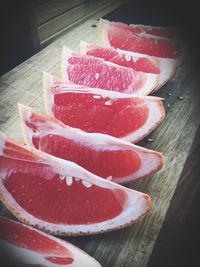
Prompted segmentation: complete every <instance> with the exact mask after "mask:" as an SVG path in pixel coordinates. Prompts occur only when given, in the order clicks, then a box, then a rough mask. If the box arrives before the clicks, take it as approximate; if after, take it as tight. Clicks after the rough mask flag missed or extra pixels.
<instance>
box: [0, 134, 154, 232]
mask: <svg viewBox="0 0 200 267" xmlns="http://www.w3.org/2000/svg"><path fill="white" fill-rule="evenodd" d="M1 138H2V139H3V140H5V136H4V135H1ZM6 140H9V139H6ZM9 142H12V141H11V140H9ZM1 144H3V142H1ZM4 148H5V147H1V150H2V151H3V150H4ZM27 150H28V151H31V152H33V153H34V154H35V155H37V156H38V159H37V162H42V163H45V164H47V165H49V166H51V168H52V169H53V170H54V172H55V173H56V174H59V175H60V176H73V177H77V178H79V179H81V180H84V181H87V182H90V183H92V184H95V185H96V186H99V187H102V188H108V189H109V190H112V191H113V193H114V194H115V192H117V191H116V190H117V189H120V190H123V191H124V192H125V193H126V197H127V201H126V203H125V206H124V207H123V211H122V212H121V213H120V214H119V215H118V216H116V217H114V218H112V219H109V220H106V221H103V222H99V223H98V222H97V223H92V224H79V225H78V224H76V225H72V224H71V225H68V224H58V223H57V224H56V223H55V224H54V223H50V222H47V221H44V220H40V219H38V218H36V217H34V216H33V215H31V214H30V213H28V212H27V211H26V210H24V209H23V208H22V207H21V206H20V205H19V204H18V203H17V202H16V201H15V199H14V198H13V197H12V195H11V193H10V192H8V191H7V189H6V188H5V186H4V183H3V181H4V179H5V177H2V176H1V177H0V197H1V200H2V202H3V203H4V204H5V205H6V206H7V208H8V209H9V210H10V211H11V212H12V213H13V214H14V215H15V216H17V217H18V218H19V219H20V220H22V221H25V222H27V223H28V224H30V225H32V226H35V227H37V228H40V229H45V230H46V231H49V232H51V233H56V234H58V235H83V234H92V233H100V232H105V231H111V230H114V229H116V228H122V227H124V226H126V225H128V224H130V223H133V222H134V221H136V220H138V219H140V217H141V216H143V215H144V214H145V213H146V212H147V211H148V210H149V209H150V208H151V202H150V199H149V196H148V195H145V194H143V193H141V192H138V191H134V190H131V189H128V188H125V187H123V186H120V185H118V184H116V183H113V182H111V181H108V180H105V179H102V178H100V177H98V176H96V175H94V174H92V173H90V172H88V171H86V170H85V169H83V168H81V167H80V166H78V165H77V164H75V163H73V162H70V161H66V160H62V159H59V158H56V157H53V156H51V155H49V154H46V153H43V152H41V151H39V150H36V149H34V148H30V147H29V148H27ZM39 159H40V160H39ZM4 175H6V174H5V173H4ZM86 190H87V189H86ZM99 208H101V207H99Z"/></svg>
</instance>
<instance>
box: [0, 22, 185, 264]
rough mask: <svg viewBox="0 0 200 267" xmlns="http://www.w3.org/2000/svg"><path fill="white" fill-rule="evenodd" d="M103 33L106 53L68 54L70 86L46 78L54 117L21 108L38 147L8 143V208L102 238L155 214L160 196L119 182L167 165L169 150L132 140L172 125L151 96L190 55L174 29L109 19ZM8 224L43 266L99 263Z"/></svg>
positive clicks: (29, 137) (0, 192)
mask: <svg viewBox="0 0 200 267" xmlns="http://www.w3.org/2000/svg"><path fill="white" fill-rule="evenodd" d="M98 29H99V34H100V37H101V39H102V40H103V42H104V47H101V46H98V45H94V44H87V43H85V42H81V53H75V52H72V51H70V50H69V49H67V48H64V50H63V51H64V53H63V57H62V58H63V63H62V78H63V80H64V82H62V81H60V80H59V79H58V78H56V77H53V76H51V75H49V74H47V73H44V92H45V93H44V94H45V104H46V111H47V114H48V116H46V115H44V114H41V113H37V112H36V111H34V110H33V109H31V108H30V107H27V106H24V105H19V110H20V117H21V122H22V129H23V134H24V139H25V142H26V144H27V145H28V146H22V145H20V144H19V143H17V142H15V141H13V140H10V139H8V138H6V137H5V136H4V135H3V134H1V138H0V155H1V157H0V161H1V167H0V171H1V177H0V197H1V200H2V202H3V203H4V204H5V206H6V207H7V208H8V209H9V210H10V211H11V212H12V213H13V215H14V216H16V217H17V218H18V219H19V220H20V221H22V222H24V223H27V224H30V225H32V226H34V227H36V228H39V229H42V230H44V231H46V232H50V233H51V234H55V235H86V234H94V233H102V232H106V231H111V230H114V229H119V228H122V227H125V226H127V225H130V224H131V223H133V222H136V221H138V220H139V219H141V218H142V217H144V215H145V214H147V212H148V211H149V210H151V207H152V203H151V199H150V197H149V196H148V195H146V194H143V193H141V192H138V191H134V190H131V189H128V188H126V187H123V186H121V185H119V184H120V183H121V184H125V183H129V182H132V181H135V180H137V179H140V178H143V177H146V176H150V175H151V174H153V173H155V172H156V171H158V170H160V169H161V168H162V166H163V156H162V154H161V153H159V152H155V151H152V150H149V149H145V148H141V147H139V146H137V145H134V144H132V143H136V142H138V141H139V140H141V139H143V138H144V137H145V136H147V135H148V134H149V133H150V132H151V131H152V130H154V129H155V128H156V127H157V125H158V124H159V123H160V122H161V121H162V120H163V119H164V108H163V104H162V99H160V98H158V97H152V96H144V95H147V94H149V93H150V92H153V91H155V90H158V89H159V88H160V87H161V86H163V84H165V83H166V82H167V81H168V80H169V79H170V78H171V77H172V76H173V74H174V73H175V70H176V66H177V63H176V62H177V59H178V62H179V61H180V59H181V57H180V52H179V46H178V45H177V44H178V41H176V40H175V39H174V34H175V33H174V29H171V28H170V29H169V28H164V27H150V26H144V25H126V24H123V23H116V22H108V21H105V20H100V21H99V23H98ZM170 35H173V36H170ZM134 44H137V45H135V46H134ZM116 48H118V49H116ZM122 49H123V50H126V51H123V50H122ZM127 50H131V51H127ZM175 59H176V60H175ZM97 88H98V89H97ZM103 89H104V90H103ZM105 89H106V90H105ZM128 141H129V142H128ZM130 142H132V143H130ZM102 178H105V179H102ZM110 180H111V181H110ZM113 182H116V183H113ZM118 183H119V184H118ZM0 225H1V229H3V230H2V231H1V232H2V233H1V237H2V239H3V240H6V241H8V242H11V243H12V244H13V245H15V246H19V247H20V248H19V251H20V253H21V252H22V251H21V250H23V252H26V254H27V253H28V254H27V255H28V256H29V259H33V258H34V256H35V255H36V254H37V257H35V258H37V260H38V262H39V263H40V264H41V262H42V263H43V264H44V265H45V264H46V265H45V266H60V265H70V266H99V264H98V263H97V262H96V261H94V260H93V259H92V258H91V257H89V256H88V255H86V254H84V253H83V252H81V251H80V250H78V249H77V248H76V247H74V246H72V245H70V244H68V243H65V242H63V241H61V240H57V239H55V238H53V237H50V236H48V235H46V234H44V233H42V232H40V231H38V230H33V228H31V227H27V226H23V225H21V224H19V223H14V222H12V221H8V220H7V219H5V218H2V217H1V218H0ZM20 229H21V230H20ZM22 229H23V230H22ZM16 231H17V232H18V231H21V232H23V233H21V235H22V237H23V238H22V237H20V240H21V241H20V242H22V239H23V240H24V241H23V242H24V243H23V242H22V243H23V245H22V243H20V242H19V240H17V237H16V240H14V239H15V237H14V236H15V235H14V233H15V232H16ZM27 236H29V239H28V240H29V241H27ZM30 236H31V240H30ZM25 240H26V241H25ZM38 240H39V242H37V241H38ZM34 242H37V246H35V245H34ZM44 243H45V246H46V247H44ZM39 244H43V246H42V245H41V246H40V245H39ZM55 245H56V246H57V249H55ZM27 248H29V250H27ZM20 249H21V250H20ZM27 251H28V252H27ZM47 251H48V253H49V254H48V253H47ZM50 251H51V253H50ZM41 254H42V256H41ZM38 255H39V256H38ZM44 255H45V256H44ZM38 262H37V263H38ZM56 264H57V265H56Z"/></svg>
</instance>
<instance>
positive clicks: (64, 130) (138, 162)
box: [19, 104, 163, 184]
mask: <svg viewBox="0 0 200 267" xmlns="http://www.w3.org/2000/svg"><path fill="white" fill-rule="evenodd" d="M19 111H20V117H21V122H22V129H23V133H24V139H25V142H26V144H28V145H30V146H32V147H35V148H37V149H39V150H41V151H43V152H46V153H49V154H51V155H53V156H56V157H59V158H62V159H66V160H70V161H73V162H75V163H77V164H78V165H80V166H82V167H83V168H85V169H87V170H88V171H90V172H92V173H94V174H96V175H98V176H101V177H103V178H107V177H110V178H112V181H113V182H117V183H123V184H125V183H128V182H132V181H135V180H136V179H140V178H143V177H146V176H149V175H150V174H153V173H155V172H156V171H158V170H160V169H161V168H162V166H163V157H162V155H161V154H160V153H158V152H155V151H152V150H149V149H145V148H141V147H139V146H135V145H132V144H130V143H129V142H125V141H122V140H120V139H118V138H114V137H111V136H109V135H105V134H98V133H86V132H83V131H81V130H79V129H76V128H71V127H69V126H65V125H64V124H63V123H61V122H60V121H58V120H56V119H52V118H48V117H46V116H44V115H42V114H39V113H36V112H35V111H34V110H33V109H31V108H29V107H27V106H24V105H21V104H20V105H19Z"/></svg>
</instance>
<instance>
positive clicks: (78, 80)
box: [62, 47, 159, 95]
mask: <svg viewBox="0 0 200 267" xmlns="http://www.w3.org/2000/svg"><path fill="white" fill-rule="evenodd" d="M62 77H63V80H65V81H66V82H72V83H74V84H79V85H84V86H88V87H95V88H100V89H105V90H111V91H117V92H122V93H128V94H133V93H134V94H140V95H148V94H149V93H150V92H151V91H152V90H154V89H155V88H156V87H157V86H158V78H159V75H157V74H151V73H144V72H140V71H135V70H133V69H130V68H125V67H122V66H119V65H116V64H113V63H111V62H108V61H104V60H102V59H100V58H96V57H93V56H87V55H81V54H78V53H75V52H72V51H71V50H69V49H68V48H66V47H64V48H63V62H62Z"/></svg>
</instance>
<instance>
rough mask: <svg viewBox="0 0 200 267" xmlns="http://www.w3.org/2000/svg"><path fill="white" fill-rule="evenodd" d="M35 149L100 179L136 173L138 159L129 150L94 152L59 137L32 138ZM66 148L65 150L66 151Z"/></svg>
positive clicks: (91, 149)
mask: <svg viewBox="0 0 200 267" xmlns="http://www.w3.org/2000/svg"><path fill="white" fill-rule="evenodd" d="M33 144H34V146H35V147H36V148H38V149H40V150H42V151H44V152H46V153H49V154H51V155H54V156H56V157H59V158H63V159H66V160H70V161H73V162H75V163H77V164H78V165H80V166H82V167H84V168H85V169H87V170H90V171H91V172H92V173H94V174H96V175H99V176H101V177H104V178H106V177H109V176H112V177H113V178H117V177H125V176H128V175H131V174H132V173H133V172H135V171H137V170H138V169H139V167H140V158H139V156H138V155H137V153H135V152H134V151H130V150H123V151H122V150H116V151H109V150H101V149H99V150H96V149H93V148H92V147H89V146H88V147H87V146H85V145H84V144H83V145H82V144H81V143H79V142H77V141H76V142H75V141H73V140H69V139H66V138H64V137H62V136H59V135H53V134H48V135H42V136H37V135H36V136H34V137H33ZM66 148H67V149H66Z"/></svg>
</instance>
